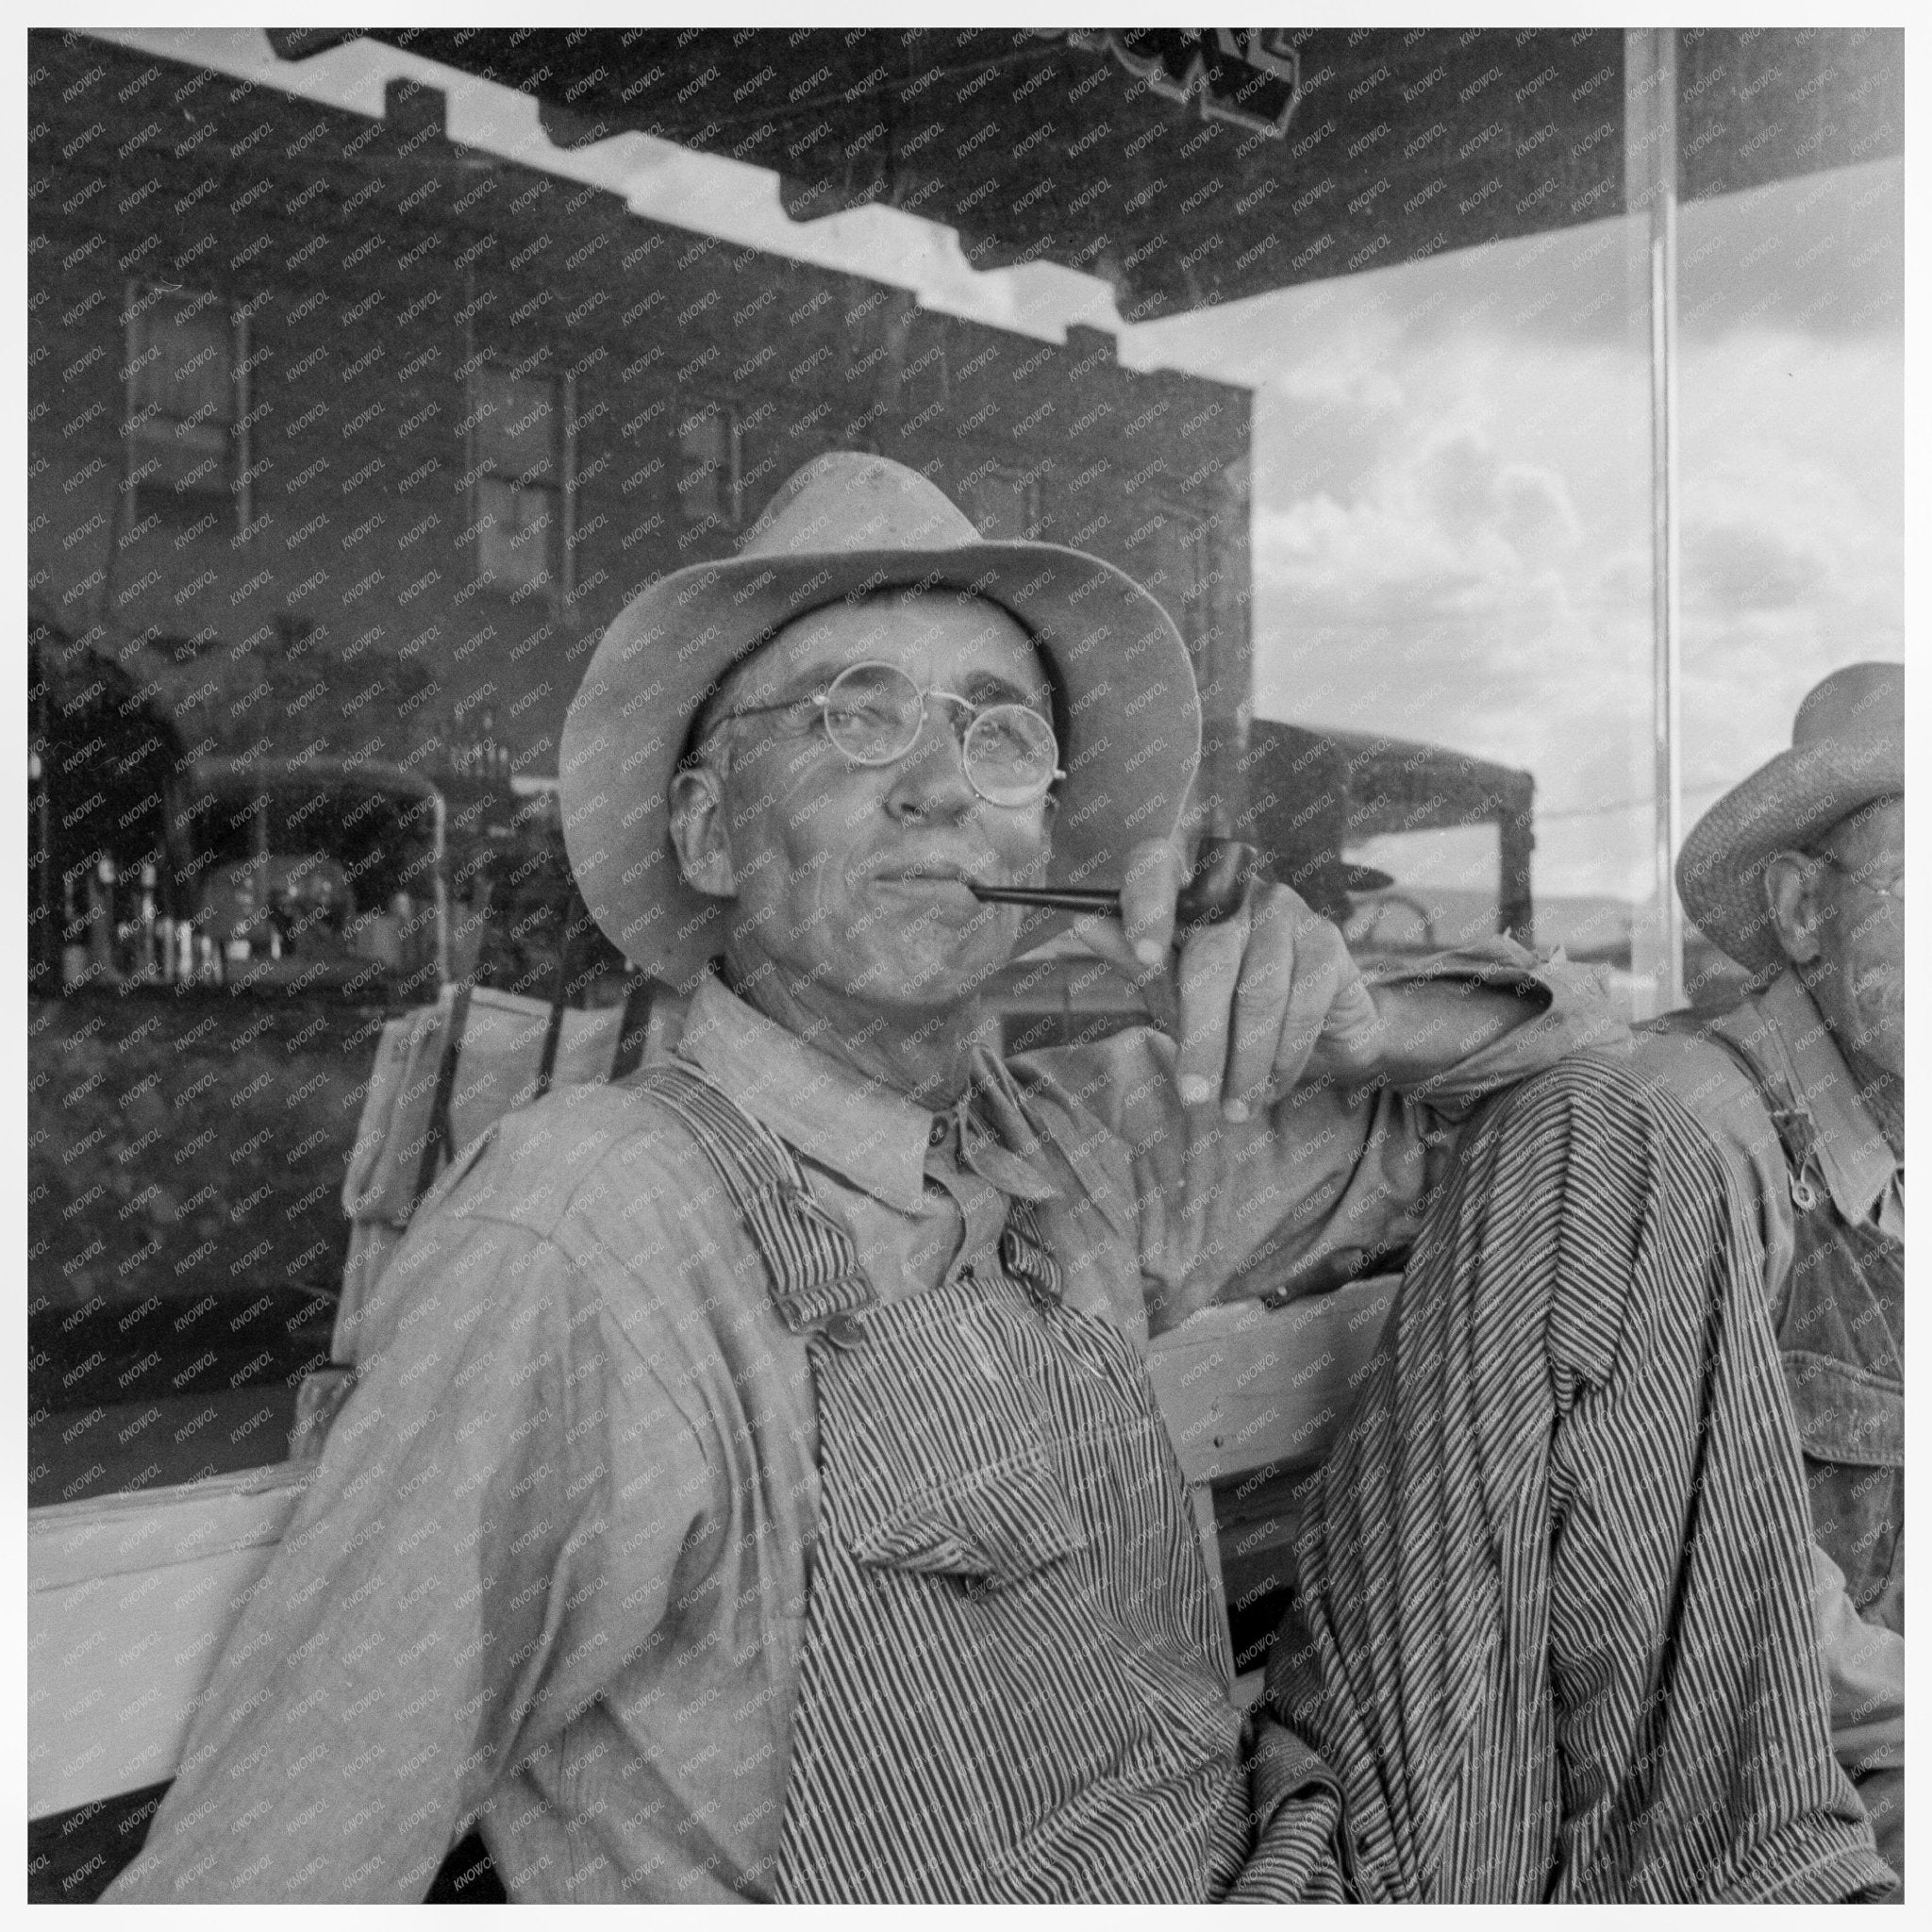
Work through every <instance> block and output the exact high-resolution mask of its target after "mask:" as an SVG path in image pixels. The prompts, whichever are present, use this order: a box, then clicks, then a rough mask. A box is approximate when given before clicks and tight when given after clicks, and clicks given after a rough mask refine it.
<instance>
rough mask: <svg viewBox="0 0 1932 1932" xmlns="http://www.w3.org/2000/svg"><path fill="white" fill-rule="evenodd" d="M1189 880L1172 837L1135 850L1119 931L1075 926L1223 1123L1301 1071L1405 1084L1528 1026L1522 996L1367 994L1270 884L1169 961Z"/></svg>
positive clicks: (1420, 988)
mask: <svg viewBox="0 0 1932 1932" xmlns="http://www.w3.org/2000/svg"><path fill="white" fill-rule="evenodd" d="M1186 877H1187V863H1186V858H1185V855H1184V853H1183V851H1182V849H1181V847H1180V845H1179V843H1178V842H1177V841H1170V840H1148V841H1143V842H1142V843H1141V844H1140V845H1138V846H1136V847H1135V848H1134V850H1133V852H1132V854H1131V855H1130V857H1129V859H1128V863H1127V867H1126V874H1125V876H1124V879H1123V880H1122V884H1121V917H1120V919H1119V921H1118V922H1116V921H1114V920H1112V919H1108V918H1095V919H1091V920H1083V921H1081V922H1080V924H1078V925H1077V926H1076V927H1075V928H1074V929H1075V931H1076V932H1077V933H1078V934H1079V935H1080V938H1081V939H1082V941H1084V943H1085V944H1086V945H1087V946H1088V947H1090V948H1091V950H1092V951H1093V952H1095V953H1097V954H1099V955H1100V956H1101V957H1103V958H1107V959H1108V960H1109V961H1111V962H1112V963H1114V964H1115V965H1117V966H1119V967H1120V968H1121V969H1122V970H1123V971H1124V973H1126V974H1128V976H1129V977H1131V978H1132V979H1133V980H1134V981H1135V982H1136V983H1137V984H1140V985H1141V986H1143V987H1146V988H1148V989H1149V991H1151V992H1152V993H1153V996H1154V999H1155V1000H1156V1002H1157V1010H1159V1011H1160V1012H1161V1014H1162V1017H1163V1019H1164V1021H1165V1022H1166V1024H1168V1025H1169V1028H1170V1030H1171V1031H1173V1033H1174V1039H1175V1042H1176V1045H1177V1048H1178V1053H1177V1058H1176V1061H1175V1078H1176V1080H1177V1081H1178V1083H1179V1087H1180V1094H1181V1099H1182V1100H1183V1102H1185V1103H1186V1104H1187V1105H1189V1106H1208V1105H1210V1104H1213V1103H1217V1102H1218V1103H1219V1104H1220V1106H1221V1108H1222V1110H1223V1112H1224V1114H1225V1115H1226V1116H1227V1118H1228V1119H1230V1120H1235V1121H1241V1120H1245V1119H1246V1118H1248V1116H1249V1115H1250V1114H1251V1113H1253V1112H1254V1110H1255V1109H1256V1108H1259V1107H1263V1106H1266V1105H1267V1104H1269V1103H1270V1102H1271V1101H1273V1100H1274V1099H1276V1098H1278V1097H1279V1096H1280V1095H1281V1094H1282V1093H1284V1092H1286V1091H1288V1090H1289V1089H1290V1088H1291V1087H1292V1086H1294V1084H1295V1083H1296V1082H1297V1081H1298V1080H1301V1079H1303V1078H1304V1077H1306V1076H1307V1074H1309V1073H1311V1072H1315V1073H1324V1074H1332V1075H1334V1076H1336V1077H1338V1078H1341V1079H1343V1080H1355V1081H1367V1080H1373V1079H1376V1078H1383V1079H1388V1080H1392V1081H1395V1082H1397V1083H1399V1084H1403V1085H1407V1084H1410V1083H1412V1082H1414V1081H1417V1080H1422V1079H1425V1078H1427V1076H1428V1075H1429V1074H1433V1073H1436V1072H1438V1071H1440V1070H1441V1069H1443V1068H1446V1067H1449V1066H1452V1065H1454V1064H1455V1063H1456V1062H1457V1061H1458V1060H1460V1059H1462V1058H1466V1057H1467V1056H1468V1055H1470V1054H1472V1053H1473V1052H1474V1051H1475V1050H1476V1049H1477V1048H1479V1047H1481V1046H1483V1045H1486V1044H1487V1043H1488V1042H1489V1041H1492V1040H1495V1039H1499V1038H1500V1037H1501V1036H1502V1035H1503V1034H1505V1033H1507V1032H1508V1031H1509V1030H1510V1029H1511V1028H1512V1027H1514V1026H1516V1025H1518V1024H1520V1023H1521V1022H1522V1021H1523V1020H1524V1019H1526V1018H1527V1017H1529V1014H1528V1011H1527V1010H1526V1009H1525V1008H1524V1003H1523V1002H1522V1001H1521V1000H1518V999H1516V998H1514V997H1511V996H1509V995H1508V994H1504V993H1494V992H1483V991H1474V990H1472V989H1471V988H1469V987H1467V986H1458V985H1440V986H1430V985H1408V986H1403V987H1375V988H1371V987H1370V986H1369V985H1368V983H1367V982H1366V981H1365V980H1364V979H1363V977H1362V974H1361V970H1360V968H1359V967H1358V966H1357V964H1356V962H1355V960H1354V959H1353V958H1351V957H1350V954H1349V951H1348V947H1347V945H1346V943H1345V942H1344V941H1343V940H1342V937H1341V930H1340V928H1339V927H1337V926H1336V925H1335V924H1333V923H1332V922H1330V921H1328V920H1326V919H1324V918H1323V917H1322V916H1321V915H1320V914H1319V913H1318V912H1316V911H1314V910H1313V909H1312V908H1310V907H1309V906H1308V905H1307V902H1306V901H1305V900H1304V899H1302V897H1301V896H1300V895H1299V894H1298V893H1297V892H1294V891H1291V889H1290V888H1289V887H1287V886H1282V885H1276V884H1274V883H1268V882H1264V883H1261V884H1259V885H1257V886H1256V887H1255V889H1254V890H1253V891H1251V892H1250V893H1249V894H1248V896H1247V898H1246V899H1245V901H1244V902H1243V903H1242V905H1241V907H1240V908H1238V909H1237V910H1236V911H1235V912H1234V913H1233V914H1232V915H1231V916H1230V917H1229V918H1227V919H1226V920H1224V921H1223V922H1221V923H1220V924H1214V925H1201V926H1196V927H1194V928H1193V929H1192V930H1191V931H1189V932H1187V933H1185V934H1183V935H1182V936H1181V944H1180V947H1179V950H1178V953H1177V954H1176V953H1175V952H1174V939H1175V927H1174V902H1175V900H1176V898H1177V897H1178V895H1179V892H1180V889H1181V886H1182V885H1183V883H1184V882H1185V880H1186ZM1163 982H1164V984H1163Z"/></svg>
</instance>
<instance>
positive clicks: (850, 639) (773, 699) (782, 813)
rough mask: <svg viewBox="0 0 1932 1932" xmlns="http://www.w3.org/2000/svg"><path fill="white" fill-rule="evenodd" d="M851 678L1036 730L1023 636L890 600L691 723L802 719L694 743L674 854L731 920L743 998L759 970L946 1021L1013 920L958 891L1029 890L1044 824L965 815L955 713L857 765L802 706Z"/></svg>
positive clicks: (789, 649)
mask: <svg viewBox="0 0 1932 1932" xmlns="http://www.w3.org/2000/svg"><path fill="white" fill-rule="evenodd" d="M866 660H874V661H882V662H885V663H889V664H894V665H897V666H898V667H899V668H900V669H902V670H903V671H905V672H906V673H907V674H908V675H909V676H910V677H911V678H912V680H913V682H914V683H915V684H916V685H918V686H919V687H920V688H921V689H922V690H927V689H935V688H936V689H938V690H941V691H952V692H956V693H958V695H960V696H961V697H965V698H969V699H972V700H974V702H976V703H987V704H991V703H999V702H1008V703H1022V704H1026V705H1030V706H1032V707H1034V708H1036V709H1038V710H1040V711H1041V713H1042V714H1046V713H1050V709H1051V706H1050V701H1049V697H1048V690H1047V681H1046V676H1045V674H1044V672H1043V670H1042V668H1041V662H1040V659H1039V657H1038V655H1037V654H1036V653H1035V651H1034V649H1033V646H1032V644H1031V642H1030V641H1028V639H1027V637H1026V635H1025V633H1024V631H1023V630H1022V629H1021V628H1020V626H1019V625H1017V624H1016V623H1014V621H1013V620H1012V619H1011V618H1010V617H1009V616H1008V615H1007V613H1006V612H1005V611H1003V610H1000V609H997V608H994V607H993V606H991V605H990V604H986V603H983V602H981V601H980V600H978V599H977V598H973V597H966V596H958V595H950V594H946V595H933V594H919V593H900V594H888V595H886V596H882V597H877V598H874V599H872V600H869V601H868V602H865V603H862V604H859V605H857V606H848V605H842V604H841V605H839V606H836V607H833V608H828V609H825V610H819V611H814V612H812V613H811V614H810V615H809V616H807V617H803V618H800V619H799V620H798V621H797V622H796V623H795V624H792V625H788V626H787V627H786V629H785V630H783V631H782V632H780V633H779V635H778V636H777V637H776V638H774V640H773V641H772V642H771V643H770V644H768V645H767V646H766V647H765V648H764V649H763V650H762V651H760V652H759V653H758V655H757V656H756V657H755V658H750V659H748V660H747V661H746V662H745V663H744V664H743V665H741V666H740V667H739V669H738V670H737V671H736V672H735V673H734V674H733V675H732V676H731V678H730V680H729V681H728V682H727V684H726V686H725V687H724V690H723V691H721V692H720V693H719V695H718V697H717V698H715V699H714V700H713V701H712V703H711V704H710V705H709V706H708V708H707V713H706V716H707V721H710V720H715V719H720V718H723V717H724V715H725V714H727V713H730V712H734V711H740V710H743V709H745V708H749V707H753V706H759V707H762V706H767V705H773V704H784V703H786V702H787V701H788V700H791V699H794V698H798V699H804V700H807V701H808V700H809V699H810V697H811V695H812V693H813V692H815V691H823V690H824V688H825V686H826V685H827V684H829V683H830V681H831V680H832V678H833V677H834V676H836V675H838V673H839V672H841V671H842V670H843V669H845V667H846V666H848V665H850V664H856V663H860V662H863V661H866ZM963 716H964V713H963V712H961V710H960V708H958V706H954V705H948V704H945V703H943V702H941V700H939V699H937V698H935V699H932V700H929V701H928V704H927V707H926V716H925V724H924V730H923V731H922V732H921V735H920V738H919V741H918V742H917V743H916V744H915V745H914V746H913V748H912V750H911V751H910V752H908V754H907V755H906V757H905V758H902V759H900V760H899V762H897V763H896V764H892V765H885V766H868V765H858V764H854V763H853V762H852V761H851V760H850V759H848V758H846V757H845V756H844V755H843V754H842V753H841V752H840V751H839V750H838V749H837V748H836V747H835V746H834V745H833V744H832V742H831V741H830V740H829V739H828V738H827V737H826V735H825V731H824V724H822V722H821V720H820V716H819V713H818V711H817V709H816V708H815V707H813V706H811V705H810V704H809V702H807V703H805V704H802V705H800V706H797V707H796V708H792V709H791V710H774V711H763V710H761V711H759V712H758V714H757V715H754V716H748V717H738V718H734V719H732V720H731V721H730V722H729V723H727V724H724V725H723V727H722V729H720V730H719V731H718V732H717V733H716V734H715V735H714V736H711V737H710V738H709V739H708V745H709V749H708V754H707V759H706V763H707V764H708V766H709V767H710V769H709V770H707V771H699V772H696V773H687V774H680V776H679V778H678V779H676V780H675V781H674V783H673V788H672V808H673V811H672V817H673V838H674V841H675V842H676V844H677V847H678V851H679V855H680V858H682V859H683V861H684V865H685V872H686V875H687V877H689V878H690V879H691V883H692V884H693V885H695V886H697V887H698V888H699V890H700V891H707V892H710V893H713V894H714V895H716V896H719V897H723V898H729V899H731V900H732V901H733V902H734V903H733V906H732V911H731V916H730V941H729V944H728V948H727V950H728V955H729V958H730V960H731V964H732V968H733V973H734V975H735V976H736V978H737V979H738V980H739V982H740V984H741V985H743V984H744V983H745V981H746V979H747V978H748V977H749V976H752V975H756V974H758V973H759V972H760V971H769V970H774V969H775V970H776V971H777V972H779V973H781V974H784V975H785V976H786V978H787V979H788V980H789V981H791V983H793V984H798V983H801V982H807V981H809V982H812V983H816V984H820V985H822V986H824V988H826V989H827V990H828V991H833V992H836V993H838V994H840V995H841V996H843V997H844V998H847V999H854V1000H859V1001H862V1002H865V1003H867V1004H870V1005H876V1006H880V1007H887V1008H950V1007H954V1006H957V1005H958V1003H959V1002H960V1001H961V1000H962V999H966V998H970V997H971V995H972V993H973V991H974V989H975V988H976V987H977V986H978V985H979V984H980V983H981V982H982V981H983V980H984V979H985V977H986V976H987V974H990V973H991V972H992V971H994V970H995V969H996V968H997V967H999V966H1001V965H1003V964H1005V962H1006V960H1007V959H1008V957H1009V956H1010V954H1011V952H1012V949H1013V942H1014V938H1015V936H1016V934H1017V931H1018V926H1019V917H1020V915H1019V913H1018V912H1017V910H1015V909H1014V908H1010V907H992V906H982V905H981V904H980V903H979V901H978V900H976V899H975V898H974V896H973V894H972V893H971V892H970V891H967V889H966V888H965V886H964V885H962V884H961V883H960V880H961V879H962V878H964V877H972V878H975V879H978V880H981V881H983V882H987V883H991V884H1004V885H1010V884H1015V883H1021V882H1025V881H1031V880H1038V879H1040V878H1041V877H1043V876H1044V872H1045V865H1046V859H1047V857H1048V852H1049V848H1050V841H1049V835H1048V828H1049V824H1050V821H1051V816H1052V811H1053V806H1052V803H1051V800H1050V799H1042V800H1040V801H1038V802H1036V803H1034V804H1031V805H1026V806H1017V807H1008V806H997V805H992V804H990V803H988V801H987V800H985V799H983V798H982V797H980V796H979V794H978V793H977V792H976V791H974V789H973V787H972V785H971V784H969V783H968V781H967V777H966V770H965V765H964V761H963V758H962V756H961V752H960V745H959V738H958V730H957V729H956V728H955V725H954V721H955V720H956V719H960V718H963ZM721 766H722V768H723V775H722V779H721V778H720V776H719V768H720V767H721Z"/></svg>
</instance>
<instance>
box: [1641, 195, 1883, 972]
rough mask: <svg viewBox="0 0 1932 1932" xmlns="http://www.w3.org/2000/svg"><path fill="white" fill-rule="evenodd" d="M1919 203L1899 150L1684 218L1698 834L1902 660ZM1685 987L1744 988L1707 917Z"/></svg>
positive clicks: (1689, 771)
mask: <svg viewBox="0 0 1932 1932" xmlns="http://www.w3.org/2000/svg"><path fill="white" fill-rule="evenodd" d="M1903 208H1904V164H1903V163H1902V162H1901V161H1898V160H1895V159H1894V160H1887V161H1874V162H1869V163H1867V164H1866V165H1864V166H1862V167H1855V168H1840V169H1833V170H1830V171H1829V172H1827V173H1824V174H1821V175H1801V176H1799V177H1797V178H1795V179H1792V180H1788V181H1780V182H1775V183H1774V184H1772V185H1771V186H1769V187H1766V188H1760V189H1756V190H1753V191H1752V192H1749V193H1746V194H1732V195H1721V196H1715V197H1713V198H1712V199H1711V200H1709V201H1698V202H1691V203H1688V204H1687V205H1686V206H1685V208H1684V209H1683V211H1682V215H1681V218H1680V230H1679V248H1680V253H1681V258H1682V263H1683V269H1682V283H1681V292H1680V315H1681V360H1682V374H1681V376H1680V379H1679V393H1680V396H1681V405H1680V407H1681V411H1682V427H1681V431H1680V441H1681V449H1682V458H1681V461H1682V474H1683V541H1684V588H1683V611H1684V617H1683V625H1684V632H1683V638H1684V641H1683V672H1684V677H1683V763H1684V790H1685V799H1684V823H1685V829H1686V830H1687V831H1688V830H1689V829H1690V827H1691V825H1693V824H1695V823H1696V821H1697V819H1698V817H1699V816H1700V815H1701V814H1702V813H1703V812H1704V811H1706V810H1707V809H1708V808H1709V807H1710V806H1711V805H1712V803H1713V802H1714V801H1715V800H1716V799H1717V798H1718V797H1719V796H1720V795H1721V794H1722V793H1723V792H1724V791H1726V790H1727V789H1728V788H1729V787H1730V786H1732V785H1734V784H1735V783H1737V781H1738V780H1739V779H1740V778H1741V777H1743V776H1744V775H1745V774H1746V773H1748V772H1751V771H1754V770H1756V769H1757V766H1759V765H1760V764H1762V763H1763V762H1764V761H1765V760H1766V759H1767V758H1771V757H1773V756H1774V754H1776V753H1777V752H1780V751H1782V750H1784V749H1785V748H1786V747H1787V746H1788V745H1789V744H1790V738H1791V720H1792V718H1793V716H1794V715H1795V713H1796V711H1797V708H1798V704H1799V701H1800V700H1801V699H1802V698H1803V697H1804V695H1805V693H1806V692H1807V691H1809V690H1810V688H1811V687H1812V686H1813V685H1814V684H1816V683H1817V682H1818V680H1819V679H1820V678H1822V677H1824V675H1826V674H1827V673H1828V672H1831V671H1834V670H1836V669H1838V667H1839V666H1840V665H1843V664H1850V663H1856V662H1857V661H1858V660H1860V659H1863V658H1893V659H1900V658H1904V657H1905V624H1904V609H1903V602H1902V599H1903V589H1904V552H1905V492H1904V474H1903V473H1904V457H1905V444H1904V439H1903V436H1902V435H1901V432H1900V425H1901V422H1902V420H1903V414H1904V368H1905V333H1904V325H1903V311H1904V246H1903V225H1904V224H1903ZM1684 976H1685V986H1686V991H1688V992H1689V993H1690V994H1691V998H1692V999H1693V1000H1694V1001H1696V1002H1697V1003H1698V1004H1700V1005H1704V1006H1707V1007H1715V1006H1722V1005H1723V1004H1724V1003H1725V1001H1726V1000H1728V999H1730V998H1732V997H1734V996H1735V994H1736V992H1737V991H1738V989H1739V985H1740V980H1741V974H1740V972H1739V971H1738V969H1737V968H1736V967H1735V966H1734V965H1733V963H1732V962H1730V961H1728V960H1726V959H1725V958H1724V956H1723V955H1722V954H1720V953H1718V952H1717V950H1716V949H1715V948H1714V947H1712V946H1711V945H1710V944H1709V943H1708V942H1707V941H1706V940H1705V939H1704V938H1703V936H1702V935H1701V934H1700V933H1698V932H1697V930H1696V928H1695V927H1694V926H1693V927H1690V928H1688V929H1687V931H1686V934H1685V961H1684Z"/></svg>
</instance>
